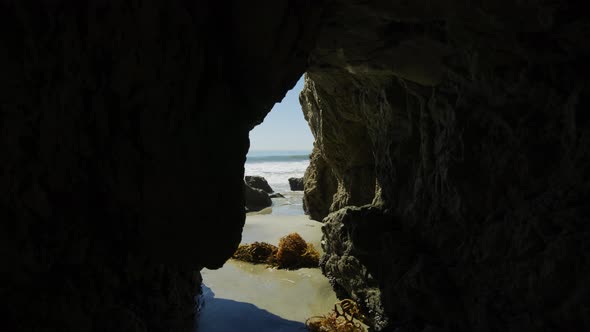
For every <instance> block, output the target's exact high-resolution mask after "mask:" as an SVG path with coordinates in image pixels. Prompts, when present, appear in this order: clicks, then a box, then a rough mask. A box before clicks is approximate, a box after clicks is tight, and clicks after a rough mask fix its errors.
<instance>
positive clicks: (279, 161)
mask: <svg viewBox="0 0 590 332" xmlns="http://www.w3.org/2000/svg"><path fill="white" fill-rule="evenodd" d="M308 156H309V153H308V152H306V151H293V152H291V151H270V152H251V153H249V154H248V160H247V161H246V164H245V165H244V168H245V175H258V176H262V177H264V178H265V179H266V181H267V182H268V184H269V185H270V186H271V187H272V188H273V190H274V191H275V192H286V191H289V190H290V188H289V178H291V177H296V178H298V177H302V176H303V174H304V173H305V170H306V169H307V166H309V157H308Z"/></svg>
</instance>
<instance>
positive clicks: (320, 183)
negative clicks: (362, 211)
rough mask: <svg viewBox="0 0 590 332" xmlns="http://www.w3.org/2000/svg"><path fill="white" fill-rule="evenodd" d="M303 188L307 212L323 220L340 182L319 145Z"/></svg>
mask: <svg viewBox="0 0 590 332" xmlns="http://www.w3.org/2000/svg"><path fill="white" fill-rule="evenodd" d="M306 114H307V113H306ZM303 189H304V193H303V209H304V210H305V214H307V215H309V217H310V218H311V219H313V220H316V221H322V219H324V217H326V216H327V215H328V213H329V212H330V206H332V202H333V199H334V194H336V190H337V189H338V183H337V182H336V178H335V177H334V175H333V174H332V169H331V168H330V167H329V166H328V165H327V164H326V161H325V160H324V158H323V157H322V154H321V153H320V151H319V149H318V148H317V146H316V147H314V149H313V151H312V153H311V156H310V161H309V166H308V167H307V169H306V170H305V175H304V176H303Z"/></svg>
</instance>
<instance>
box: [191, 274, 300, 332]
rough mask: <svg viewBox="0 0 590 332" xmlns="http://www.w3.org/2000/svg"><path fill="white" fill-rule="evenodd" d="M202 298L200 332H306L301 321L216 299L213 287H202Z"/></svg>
mask: <svg viewBox="0 0 590 332" xmlns="http://www.w3.org/2000/svg"><path fill="white" fill-rule="evenodd" d="M202 287H203V294H202V295H201V296H200V297H199V313H198V317H197V326H196V331H197V332H231V331H240V332H265V331H268V332H294V331H305V330H306V329H305V325H304V324H303V323H301V322H296V321H291V320H287V319H284V318H282V317H280V316H277V315H275V314H272V313H270V312H268V311H266V310H263V309H260V308H258V307H257V306H255V305H253V304H251V303H246V302H239V301H234V300H228V299H222V298H216V297H215V293H213V291H212V290H211V288H209V287H207V286H205V285H202Z"/></svg>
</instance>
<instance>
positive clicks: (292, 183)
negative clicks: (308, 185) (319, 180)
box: [289, 178, 303, 191]
mask: <svg viewBox="0 0 590 332" xmlns="http://www.w3.org/2000/svg"><path fill="white" fill-rule="evenodd" d="M289 187H291V190H293V191H302V190H303V178H289Z"/></svg>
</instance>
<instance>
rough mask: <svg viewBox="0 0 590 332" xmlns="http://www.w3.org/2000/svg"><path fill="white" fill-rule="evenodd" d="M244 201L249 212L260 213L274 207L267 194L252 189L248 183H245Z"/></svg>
mask: <svg viewBox="0 0 590 332" xmlns="http://www.w3.org/2000/svg"><path fill="white" fill-rule="evenodd" d="M244 200H245V203H246V204H245V205H246V208H247V209H248V211H260V210H262V209H264V208H265V207H269V206H271V205H272V200H271V199H270V196H269V195H268V194H267V193H266V192H264V191H263V190H261V189H257V188H252V187H250V186H249V185H248V184H246V183H244Z"/></svg>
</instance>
